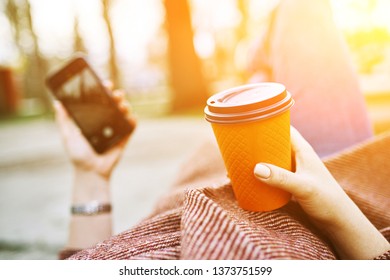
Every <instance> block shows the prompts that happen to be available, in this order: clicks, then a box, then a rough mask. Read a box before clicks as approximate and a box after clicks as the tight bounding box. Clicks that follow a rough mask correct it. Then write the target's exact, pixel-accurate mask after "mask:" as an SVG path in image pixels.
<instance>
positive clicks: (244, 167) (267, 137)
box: [213, 112, 291, 211]
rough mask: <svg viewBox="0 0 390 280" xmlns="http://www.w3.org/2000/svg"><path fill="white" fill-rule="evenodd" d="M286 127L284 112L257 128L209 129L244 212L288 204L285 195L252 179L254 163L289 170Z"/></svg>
mask: <svg viewBox="0 0 390 280" xmlns="http://www.w3.org/2000/svg"><path fill="white" fill-rule="evenodd" d="M289 123H290V122H289V114H288V112H286V113H283V114H281V115H279V116H277V117H274V118H272V119H267V120H264V121H262V123H261V125H259V124H257V123H248V124H238V125H232V126H230V127H228V126H223V125H217V126H213V128H214V132H215V134H216V136H217V140H218V145H219V148H220V150H221V153H222V157H223V159H224V162H225V166H226V168H227V170H228V174H229V177H230V179H231V181H232V185H233V189H234V193H235V195H236V198H237V200H238V202H239V204H240V206H241V207H243V208H244V209H247V210H252V211H267V210H273V209H276V208H279V207H280V206H282V205H284V204H285V203H286V202H287V201H288V200H289V197H290V195H289V194H287V193H285V192H284V191H281V190H278V189H275V188H272V187H269V186H267V185H264V184H263V183H261V182H259V181H258V180H257V179H256V178H255V177H254V175H253V169H254V166H255V165H256V164H257V163H258V162H267V163H272V164H275V165H278V166H280V167H283V168H286V169H291V148H290V133H289ZM286 126H287V127H286ZM254 130H256V133H253V131H254Z"/></svg>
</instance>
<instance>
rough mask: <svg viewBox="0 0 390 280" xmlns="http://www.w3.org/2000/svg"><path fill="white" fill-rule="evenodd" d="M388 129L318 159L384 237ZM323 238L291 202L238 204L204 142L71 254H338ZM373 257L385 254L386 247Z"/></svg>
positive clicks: (389, 219) (389, 217)
mask: <svg viewBox="0 0 390 280" xmlns="http://www.w3.org/2000/svg"><path fill="white" fill-rule="evenodd" d="M389 158H390V134H385V135H382V136H380V137H377V138H375V139H373V140H369V141H367V142H365V143H363V144H360V145H358V146H355V147H354V148H352V149H349V150H346V151H344V152H342V153H340V154H338V155H337V156H333V157H331V158H327V159H325V160H324V162H325V164H326V166H327V167H328V169H329V170H330V171H331V172H332V174H333V175H334V177H335V178H336V179H337V180H338V182H339V183H340V184H341V185H342V187H343V188H344V189H345V191H346V192H347V193H348V195H349V196H350V197H351V198H352V199H353V200H354V201H355V203H356V204H357V205H358V206H359V207H360V209H361V210H362V211H363V212H364V213H365V214H366V215H367V217H368V218H369V219H370V220H371V221H372V223H373V224H374V225H375V226H376V227H377V228H378V229H379V230H380V231H381V232H382V234H383V235H384V236H385V237H386V238H387V239H388V240H390V211H388V209H390V185H389V182H390V161H389ZM337 258H338V256H337V254H336V253H335V250H334V248H332V245H331V244H330V242H329V241H328V240H327V239H326V237H325V236H324V235H323V234H322V233H321V232H319V231H318V230H317V229H316V228H315V227H314V226H313V224H312V223H311V222H310V220H309V219H308V217H307V216H306V214H305V213H304V212H303V211H302V209H301V208H300V206H299V205H298V204H297V203H296V202H295V201H294V200H291V201H290V203H288V204H287V205H286V206H284V207H283V208H281V209H278V210H275V211H271V212H248V211H244V210H242V209H241V208H239V207H238V205H237V203H236V200H235V198H234V194H233V192H232V188H231V186H230V184H229V180H228V179H227V177H226V171H225V168H224V166H223V163H222V160H221V158H220V155H219V152H218V149H217V148H216V146H215V145H214V144H213V143H205V144H204V145H203V146H202V147H201V148H200V150H198V151H197V152H196V153H195V154H194V155H193V156H192V157H191V158H190V159H189V162H188V163H187V164H184V166H183V169H182V171H181V172H180V177H179V178H178V179H177V181H176V183H175V186H174V187H173V188H172V190H171V191H170V192H169V194H167V195H166V196H164V197H162V198H161V200H160V202H159V203H158V205H156V208H155V209H154V211H153V212H152V213H151V215H150V216H149V217H147V218H146V219H145V220H143V221H142V222H141V223H139V224H138V225H136V226H135V227H133V228H131V229H129V230H127V231H125V232H123V233H120V234H118V235H116V236H113V237H112V238H110V239H109V240H106V241H104V242H101V243H99V244H97V245H96V246H95V247H93V248H90V249H86V250H82V251H80V252H77V253H76V254H74V255H73V256H71V257H70V259H337ZM377 259H390V252H387V253H385V254H383V255H381V256H378V257H377Z"/></svg>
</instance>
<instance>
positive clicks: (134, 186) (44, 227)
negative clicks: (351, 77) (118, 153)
mask: <svg viewBox="0 0 390 280" xmlns="http://www.w3.org/2000/svg"><path fill="white" fill-rule="evenodd" d="M297 1H299V0H297ZM278 2H279V1H271V0H268V1H259V0H214V1H207V0H143V1H136V0H83V1H77V0H0V259H55V258H56V257H57V255H56V254H57V251H58V250H59V249H60V248H61V247H62V246H63V245H64V244H65V242H66V237H67V222H68V219H69V200H70V186H71V183H72V175H71V171H72V170H71V166H70V165H69V162H68V159H67V157H66V155H65V153H64V150H63V148H62V145H61V139H60V137H59V135H58V131H57V129H56V127H55V124H54V121H53V110H52V105H51V103H52V98H51V96H50V93H49V92H48V90H47V89H46V87H45V85H44V80H45V77H46V75H47V73H48V72H50V71H51V70H52V69H54V68H56V67H58V65H59V64H61V63H63V62H64V61H66V60H67V59H68V58H70V57H71V56H72V55H73V54H74V53H75V52H83V53H85V54H87V56H88V59H89V61H90V63H91V65H92V66H93V67H94V68H95V69H96V71H97V72H98V74H99V75H100V77H101V78H102V79H110V80H112V81H113V83H114V85H115V86H116V87H118V88H124V89H125V90H126V93H127V98H128V100H129V101H130V103H131V104H132V107H133V111H134V113H135V114H136V115H137V118H138V120H139V127H138V128H137V131H136V132H135V134H134V135H133V137H132V139H131V141H130V143H129V145H128V147H127V149H126V152H125V155H124V158H123V160H122V161H121V163H120V165H119V166H118V168H117V170H116V172H115V174H114V177H113V180H112V196H113V203H114V207H115V208H114V231H115V232H120V231H123V230H125V229H127V228H128V227H130V226H131V225H133V224H135V223H136V222H138V221H139V220H140V219H142V218H143V217H145V216H146V215H147V213H148V211H149V210H150V209H151V207H152V205H153V204H154V203H155V202H156V200H158V198H159V197H160V196H161V195H162V194H163V193H164V192H166V190H167V189H168V188H169V185H170V184H171V183H172V182H173V181H174V176H175V173H177V172H180V171H179V170H180V169H179V168H180V165H181V164H182V163H183V162H184V161H185V159H186V158H187V157H188V156H189V155H190V154H191V151H193V150H194V149H196V147H198V145H200V144H201V142H202V141H203V140H204V139H212V134H211V130H210V128H209V126H208V124H207V123H206V122H205V121H204V120H203V113H202V112H203V107H204V104H205V101H206V99H207V98H208V97H209V96H210V95H211V94H213V93H215V92H217V91H219V90H222V89H226V88H228V87H231V86H236V85H240V84H243V83H246V82H248V81H249V80H250V78H251V76H252V74H253V69H252V68H251V67H249V65H250V64H251V63H250V62H251V59H252V58H253V57H251V54H253V52H254V48H255V47H256V46H258V41H259V40H261V38H262V37H263V36H264V34H266V32H267V29H268V27H269V24H270V18H271V15H272V11H273V9H274V8H275V7H276V5H277V3H278ZM330 2H331V4H332V7H333V16H334V20H335V22H336V24H337V27H338V28H339V29H340V31H341V34H342V36H343V37H344V38H345V40H346V42H347V44H348V47H349V50H350V54H351V57H352V59H353V62H354V65H355V68H356V71H357V72H358V74H359V79H360V85H361V88H362V90H363V93H364V95H365V100H366V104H367V108H368V111H369V115H370V118H371V120H372V122H373V125H374V129H375V133H377V134H379V133H382V132H384V131H386V130H389V129H390V110H389V108H390V19H389V17H388V11H390V1H387V0H357V1H353V0H331V1H330ZM303 12H304V11H303ZM252 67H253V65H252Z"/></svg>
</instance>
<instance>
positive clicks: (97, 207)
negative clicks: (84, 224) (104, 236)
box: [71, 201, 112, 216]
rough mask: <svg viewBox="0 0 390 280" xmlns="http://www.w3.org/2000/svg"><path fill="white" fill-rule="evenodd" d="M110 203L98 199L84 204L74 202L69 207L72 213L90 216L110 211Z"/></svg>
mask: <svg viewBox="0 0 390 280" xmlns="http://www.w3.org/2000/svg"><path fill="white" fill-rule="evenodd" d="M111 208H112V207H111V204H110V203H100V202H98V201H91V202H88V203H85V204H74V205H72V207H71V213H72V214H73V215H84V216H92V215H98V214H103V213H110V212H111Z"/></svg>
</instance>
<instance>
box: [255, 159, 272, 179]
mask: <svg viewBox="0 0 390 280" xmlns="http://www.w3.org/2000/svg"><path fill="white" fill-rule="evenodd" d="M254 173H255V176H257V177H260V178H263V179H268V178H269V177H270V176H271V169H269V167H268V166H267V165H264V164H261V163H258V164H256V166H255V170H254Z"/></svg>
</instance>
